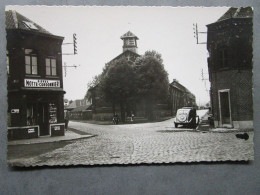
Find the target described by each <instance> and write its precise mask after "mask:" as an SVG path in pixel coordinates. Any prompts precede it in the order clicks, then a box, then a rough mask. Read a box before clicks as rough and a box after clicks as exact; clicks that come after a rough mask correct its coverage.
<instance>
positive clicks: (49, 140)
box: [8, 130, 95, 145]
mask: <svg viewBox="0 0 260 195" xmlns="http://www.w3.org/2000/svg"><path fill="white" fill-rule="evenodd" d="M94 136H95V135H90V134H87V135H86V134H84V135H83V134H82V133H76V132H74V131H72V130H68V131H65V135H64V136H56V137H50V136H44V137H39V138H33V139H23V140H13V141H8V145H23V144H40V143H52V142H60V141H70V140H76V139H83V138H90V137H94Z"/></svg>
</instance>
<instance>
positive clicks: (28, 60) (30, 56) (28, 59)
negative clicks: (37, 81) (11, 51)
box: [24, 49, 38, 75]
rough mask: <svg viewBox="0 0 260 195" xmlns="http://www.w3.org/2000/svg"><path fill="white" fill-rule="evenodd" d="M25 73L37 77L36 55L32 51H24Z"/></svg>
mask: <svg viewBox="0 0 260 195" xmlns="http://www.w3.org/2000/svg"><path fill="white" fill-rule="evenodd" d="M24 53H25V73H26V74H32V75H37V74H38V62H37V54H36V51H35V50H33V49H25V50H24Z"/></svg>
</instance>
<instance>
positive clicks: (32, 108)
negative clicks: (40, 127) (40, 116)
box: [27, 104, 37, 126]
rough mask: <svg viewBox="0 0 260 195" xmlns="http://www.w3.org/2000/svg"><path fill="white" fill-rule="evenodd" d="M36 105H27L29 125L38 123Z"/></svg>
mask: <svg viewBox="0 0 260 195" xmlns="http://www.w3.org/2000/svg"><path fill="white" fill-rule="evenodd" d="M36 118H37V114H36V105H35V104H28V105H27V125H28V126H29V125H35V124H36Z"/></svg>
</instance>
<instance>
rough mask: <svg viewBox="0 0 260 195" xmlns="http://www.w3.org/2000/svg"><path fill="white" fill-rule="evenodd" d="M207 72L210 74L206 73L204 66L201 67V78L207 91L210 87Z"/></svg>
mask: <svg viewBox="0 0 260 195" xmlns="http://www.w3.org/2000/svg"><path fill="white" fill-rule="evenodd" d="M205 74H206V75H208V73H204V71H203V68H202V69H201V80H202V82H204V85H205V89H206V91H207V92H209V90H208V88H207V81H208V80H209V79H207V78H205V77H204V75H205Z"/></svg>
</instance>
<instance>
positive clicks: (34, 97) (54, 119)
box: [8, 88, 65, 140]
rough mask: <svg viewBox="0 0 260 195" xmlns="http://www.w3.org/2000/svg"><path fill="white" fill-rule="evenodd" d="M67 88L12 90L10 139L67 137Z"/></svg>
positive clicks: (9, 110) (10, 100)
mask: <svg viewBox="0 0 260 195" xmlns="http://www.w3.org/2000/svg"><path fill="white" fill-rule="evenodd" d="M63 95H64V91H63V90H62V89H61V88H42V89H40V88H37V89H34V88H23V89H21V90H20V91H13V92H12V91H10V92H9V94H8V99H9V109H8V113H9V120H8V121H9V127H8V139H9V140H15V139H28V138H37V137H40V136H63V135H64V132H65V123H64V108H63V106H64V105H63Z"/></svg>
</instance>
